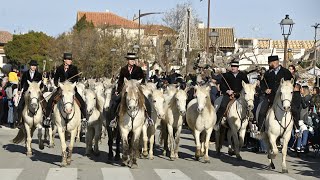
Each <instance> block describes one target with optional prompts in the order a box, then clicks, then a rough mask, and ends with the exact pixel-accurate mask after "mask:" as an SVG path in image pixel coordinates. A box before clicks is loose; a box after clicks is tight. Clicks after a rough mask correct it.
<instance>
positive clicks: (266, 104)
mask: <svg viewBox="0 0 320 180" xmlns="http://www.w3.org/2000/svg"><path fill="white" fill-rule="evenodd" d="M269 106H270V101H269V99H268V98H266V97H264V98H263V100H262V104H261V107H260V111H259V116H258V120H257V123H258V124H257V125H258V130H261V127H262V125H263V122H264V121H265V119H266V117H267V112H268V110H269Z"/></svg>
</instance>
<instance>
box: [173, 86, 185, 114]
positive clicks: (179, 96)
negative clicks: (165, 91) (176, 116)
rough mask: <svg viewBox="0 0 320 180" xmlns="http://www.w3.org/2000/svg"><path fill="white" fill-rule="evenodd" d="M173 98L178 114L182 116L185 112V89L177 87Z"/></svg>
mask: <svg viewBox="0 0 320 180" xmlns="http://www.w3.org/2000/svg"><path fill="white" fill-rule="evenodd" d="M174 98H175V101H176V104H177V108H178V110H179V113H180V115H182V116H184V115H185V114H186V104H187V93H186V91H184V90H182V89H178V90H177V92H176V94H175V97H174Z"/></svg>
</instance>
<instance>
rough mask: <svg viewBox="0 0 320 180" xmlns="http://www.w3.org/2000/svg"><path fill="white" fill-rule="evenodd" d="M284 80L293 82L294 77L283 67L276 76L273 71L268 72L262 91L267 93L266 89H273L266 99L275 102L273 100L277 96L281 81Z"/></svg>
mask: <svg viewBox="0 0 320 180" xmlns="http://www.w3.org/2000/svg"><path fill="white" fill-rule="evenodd" d="M282 78H284V80H286V81H287V80H291V78H293V77H292V75H291V73H290V71H289V70H288V69H286V68H284V67H282V66H280V70H279V72H278V73H277V75H275V73H274V71H273V70H268V71H267V72H266V73H265V74H264V80H262V81H261V90H262V92H265V90H266V89H268V87H269V89H271V93H270V94H268V95H266V97H267V98H268V99H269V100H270V101H271V102H273V99H274V97H275V95H276V92H277V90H278V88H279V86H280V82H281V79H282ZM266 83H267V84H266Z"/></svg>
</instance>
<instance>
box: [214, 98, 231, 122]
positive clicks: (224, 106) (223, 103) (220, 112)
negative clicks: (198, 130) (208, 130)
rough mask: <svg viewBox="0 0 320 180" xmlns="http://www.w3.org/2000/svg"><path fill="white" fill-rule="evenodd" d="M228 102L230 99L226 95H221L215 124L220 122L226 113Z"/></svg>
mask: <svg viewBox="0 0 320 180" xmlns="http://www.w3.org/2000/svg"><path fill="white" fill-rule="evenodd" d="M229 102H230V97H229V96H228V95H223V96H222V101H221V104H220V107H219V109H218V111H217V122H220V121H221V119H222V117H223V114H224V113H225V112H226V109H227V106H228V103H229Z"/></svg>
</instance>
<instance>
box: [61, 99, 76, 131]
mask: <svg viewBox="0 0 320 180" xmlns="http://www.w3.org/2000/svg"><path fill="white" fill-rule="evenodd" d="M74 101H75V98H74V97H73V101H72V102H66V103H64V99H63V98H62V100H60V105H61V106H62V108H63V110H62V112H63V113H65V114H66V117H64V116H63V114H62V112H61V108H59V111H60V115H61V117H62V118H63V120H65V122H66V129H67V124H68V122H69V121H70V120H71V119H73V117H74V115H75V113H76V111H75V109H74ZM67 104H71V105H72V108H73V114H72V116H71V118H68V116H69V115H68V114H67V113H66V112H65V110H64V109H65V108H64V107H65V106H66V105H67Z"/></svg>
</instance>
